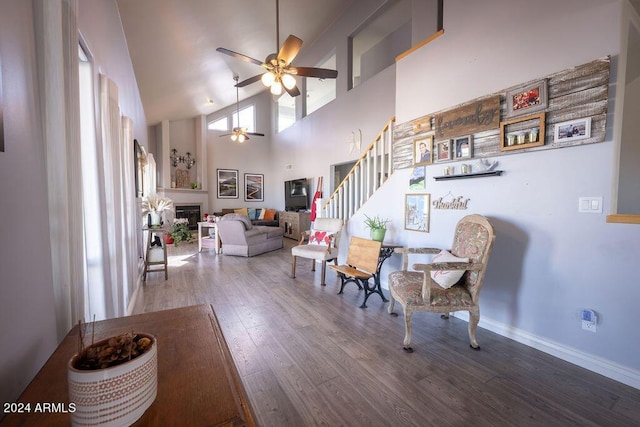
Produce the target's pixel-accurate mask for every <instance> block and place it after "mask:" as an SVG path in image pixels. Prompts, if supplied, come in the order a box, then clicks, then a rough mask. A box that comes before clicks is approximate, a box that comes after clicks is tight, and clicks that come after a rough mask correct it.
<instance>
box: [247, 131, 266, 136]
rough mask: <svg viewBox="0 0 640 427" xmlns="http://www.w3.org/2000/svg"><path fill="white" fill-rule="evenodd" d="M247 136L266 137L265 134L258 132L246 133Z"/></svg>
mask: <svg viewBox="0 0 640 427" xmlns="http://www.w3.org/2000/svg"><path fill="white" fill-rule="evenodd" d="M245 135H253V136H264V133H258V132H245Z"/></svg>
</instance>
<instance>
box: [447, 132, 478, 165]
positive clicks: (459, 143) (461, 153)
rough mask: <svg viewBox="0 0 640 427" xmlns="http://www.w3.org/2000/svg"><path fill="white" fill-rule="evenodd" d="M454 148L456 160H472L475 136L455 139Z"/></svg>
mask: <svg viewBox="0 0 640 427" xmlns="http://www.w3.org/2000/svg"><path fill="white" fill-rule="evenodd" d="M452 148H453V156H454V158H455V159H456V160H462V159H470V158H471V157H473V135H466V136H461V137H458V138H454V139H453V146H452Z"/></svg>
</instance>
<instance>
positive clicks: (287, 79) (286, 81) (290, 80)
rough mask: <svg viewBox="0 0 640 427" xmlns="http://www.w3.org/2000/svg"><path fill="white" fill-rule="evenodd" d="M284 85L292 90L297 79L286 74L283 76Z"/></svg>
mask: <svg viewBox="0 0 640 427" xmlns="http://www.w3.org/2000/svg"><path fill="white" fill-rule="evenodd" d="M282 84H283V85H284V87H286V88H287V89H289V90H291V89H293V88H294V87H295V85H296V79H294V78H293V76H292V75H291V74H284V75H283V76H282Z"/></svg>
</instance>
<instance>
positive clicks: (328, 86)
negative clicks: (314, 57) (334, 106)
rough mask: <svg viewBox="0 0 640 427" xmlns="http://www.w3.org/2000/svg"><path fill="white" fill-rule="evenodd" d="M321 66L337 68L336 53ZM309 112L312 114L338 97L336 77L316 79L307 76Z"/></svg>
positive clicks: (331, 68)
mask: <svg viewBox="0 0 640 427" xmlns="http://www.w3.org/2000/svg"><path fill="white" fill-rule="evenodd" d="M318 67H320V68H328V69H330V70H335V69H336V55H335V54H333V55H331V57H330V58H329V59H327V60H326V61H325V62H323V63H322V64H320V65H318ZM306 93H307V97H306V101H307V114H311V113H313V112H314V111H316V110H317V109H318V108H320V107H322V106H323V105H326V104H328V103H329V102H331V101H333V100H334V99H336V79H316V78H312V77H307V91H306Z"/></svg>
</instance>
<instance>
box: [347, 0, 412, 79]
mask: <svg viewBox="0 0 640 427" xmlns="http://www.w3.org/2000/svg"><path fill="white" fill-rule="evenodd" d="M388 4H391V6H390V7H388V8H386V9H384V10H382V11H381V12H380V13H379V14H378V15H376V16H374V17H373V18H372V19H371V20H370V21H368V22H366V23H364V25H363V26H362V28H360V29H359V30H358V31H357V32H356V33H355V34H354V35H353V36H351V37H350V38H349V42H350V48H351V67H350V72H351V76H350V82H349V84H350V87H349V89H353V88H354V87H356V86H358V85H359V84H360V83H362V82H364V81H366V80H367V79H369V78H371V77H373V76H375V75H376V74H378V73H379V72H380V71H382V70H384V69H385V68H387V67H388V66H390V65H392V64H394V63H395V57H396V56H397V55H399V54H401V53H402V52H404V51H406V50H408V49H410V48H411V13H412V11H411V7H412V6H411V4H412V2H411V1H410V0H400V1H397V2H388Z"/></svg>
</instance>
